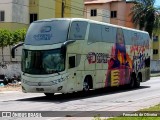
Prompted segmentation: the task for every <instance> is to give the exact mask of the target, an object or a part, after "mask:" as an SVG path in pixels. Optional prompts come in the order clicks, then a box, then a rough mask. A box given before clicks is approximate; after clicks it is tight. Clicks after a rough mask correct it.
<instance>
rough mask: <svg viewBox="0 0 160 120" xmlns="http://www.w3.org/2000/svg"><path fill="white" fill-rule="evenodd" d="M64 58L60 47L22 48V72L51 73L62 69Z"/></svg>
mask: <svg viewBox="0 0 160 120" xmlns="http://www.w3.org/2000/svg"><path fill="white" fill-rule="evenodd" d="M64 69H65V58H64V55H62V54H61V49H54V50H43V51H42V50H34V51H33V50H23V55H22V72H24V73H28V74H53V73H59V72H62V71H64Z"/></svg>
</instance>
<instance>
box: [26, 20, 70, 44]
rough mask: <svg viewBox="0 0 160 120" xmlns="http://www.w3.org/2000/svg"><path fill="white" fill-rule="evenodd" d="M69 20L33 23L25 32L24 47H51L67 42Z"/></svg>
mask: <svg viewBox="0 0 160 120" xmlns="http://www.w3.org/2000/svg"><path fill="white" fill-rule="evenodd" d="M69 23H70V20H52V21H38V22H33V23H32V24H31V25H30V27H29V29H28V32H27V35H26V39H25V44H26V45H51V44H56V43H63V42H65V41H66V40H67V34H68V28H69Z"/></svg>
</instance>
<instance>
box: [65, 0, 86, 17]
mask: <svg viewBox="0 0 160 120" xmlns="http://www.w3.org/2000/svg"><path fill="white" fill-rule="evenodd" d="M70 1H71V2H70V10H69V9H68V12H70V13H71V15H70V16H71V17H73V18H75V17H80V18H83V17H84V1H83V0H70Z"/></svg>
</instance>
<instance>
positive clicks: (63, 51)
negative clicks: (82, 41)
mask: <svg viewBox="0 0 160 120" xmlns="http://www.w3.org/2000/svg"><path fill="white" fill-rule="evenodd" d="M73 42H75V40H68V41H66V42H64V43H63V44H62V46H61V54H62V55H65V54H66V49H67V45H69V44H71V43H73Z"/></svg>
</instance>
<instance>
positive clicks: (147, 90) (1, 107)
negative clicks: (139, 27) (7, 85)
mask: <svg viewBox="0 0 160 120" xmlns="http://www.w3.org/2000/svg"><path fill="white" fill-rule="evenodd" d="M159 81H160V77H152V78H151V80H149V81H147V82H144V83H142V84H141V87H140V88H139V89H126V88H113V89H101V90H93V91H91V92H89V93H88V94H87V95H84V94H83V93H74V94H64V95H63V94H58V95H55V96H54V97H53V98H46V97H45V96H44V95H43V94H37V93H22V92H17V91H16V92H1V93H0V111H66V112H59V113H56V115H57V114H61V115H59V116H58V115H57V116H56V115H55V117H52V118H49V117H45V118H32V119H38V120H41V119H42V120H43V119H44V120H55V119H58V120H59V119H67V120H75V119H76V120H77V119H79V120H88V119H89V120H93V114H94V115H97V114H99V112H96V111H105V112H100V113H102V115H103V116H104V114H107V113H108V112H110V111H112V112H113V111H114V112H115V113H117V112H120V111H124V112H125V111H126V112H127V111H137V110H140V109H142V108H148V107H150V106H154V105H156V104H159V103H160V87H159V86H160V82H159ZM69 111H72V112H69ZM87 111H92V113H90V112H87ZM116 111H117V112H116ZM46 114H47V113H46ZM53 114H55V113H53ZM62 114H63V115H62ZM50 115H51V114H50ZM63 116H64V117H65V116H68V117H65V118H63ZM69 116H72V117H69ZM77 116H85V117H77ZM75 117H76V118H75ZM0 119H1V118H0ZM5 119H6V120H11V118H5ZM14 119H15V118H14ZM20 119H22V118H16V120H20ZM23 119H24V118H23ZM29 119H30V120H32V119H31V118H29ZM3 120H4V118H3Z"/></svg>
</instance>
